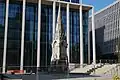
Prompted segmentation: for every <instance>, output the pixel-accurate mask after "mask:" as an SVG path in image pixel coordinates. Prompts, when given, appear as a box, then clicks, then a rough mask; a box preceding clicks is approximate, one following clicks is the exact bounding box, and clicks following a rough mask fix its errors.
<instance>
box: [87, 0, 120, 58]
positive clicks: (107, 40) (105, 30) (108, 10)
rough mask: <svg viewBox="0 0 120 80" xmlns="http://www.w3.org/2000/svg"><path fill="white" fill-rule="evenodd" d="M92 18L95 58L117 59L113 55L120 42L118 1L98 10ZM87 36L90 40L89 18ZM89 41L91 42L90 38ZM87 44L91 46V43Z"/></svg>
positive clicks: (119, 5) (119, 8) (119, 2)
mask: <svg viewBox="0 0 120 80" xmlns="http://www.w3.org/2000/svg"><path fill="white" fill-rule="evenodd" d="M94 17H95V31H96V32H95V33H96V55H97V58H98V59H117V56H116V55H115V53H116V52H117V48H118V44H119V42H120V38H119V37H120V1H119V0H116V1H115V2H113V3H112V4H110V5H109V6H107V7H105V8H103V9H101V10H99V11H98V12H96V13H95V15H94ZM89 34H90V35H89V37H90V38H91V37H92V36H91V17H90V18H89ZM89 40H92V38H91V39H89ZM89 42H90V43H91V44H92V42H91V41H89ZM91 48H92V46H91ZM89 50H90V49H89ZM91 52H92V51H91Z"/></svg>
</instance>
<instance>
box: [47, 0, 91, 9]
mask: <svg viewBox="0 0 120 80" xmlns="http://www.w3.org/2000/svg"><path fill="white" fill-rule="evenodd" d="M46 1H51V2H53V0H46ZM56 2H59V3H65V4H67V3H69V4H70V5H76V6H80V5H81V4H80V3H73V2H67V1H56ZM82 6H83V7H90V8H92V7H93V6H92V5H88V4H82Z"/></svg>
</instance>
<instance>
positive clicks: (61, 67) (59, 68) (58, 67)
mask: <svg viewBox="0 0 120 80" xmlns="http://www.w3.org/2000/svg"><path fill="white" fill-rule="evenodd" d="M50 72H55V73H68V61H67V60H56V61H52V62H51V67H50Z"/></svg>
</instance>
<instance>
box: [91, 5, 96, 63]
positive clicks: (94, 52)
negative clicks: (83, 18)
mask: <svg viewBox="0 0 120 80" xmlns="http://www.w3.org/2000/svg"><path fill="white" fill-rule="evenodd" d="M92 40H93V43H92V44H93V64H96V43H95V22H94V7H93V8H92Z"/></svg>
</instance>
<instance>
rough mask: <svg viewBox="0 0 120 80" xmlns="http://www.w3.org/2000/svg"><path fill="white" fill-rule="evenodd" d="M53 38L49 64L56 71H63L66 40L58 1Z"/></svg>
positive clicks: (64, 69) (65, 59)
mask: <svg viewBox="0 0 120 80" xmlns="http://www.w3.org/2000/svg"><path fill="white" fill-rule="evenodd" d="M53 35H54V39H53V42H52V57H51V66H52V67H54V68H53V69H54V70H55V71H56V72H59V71H60V72H61V71H62V72H65V71H66V70H67V68H68V62H67V41H66V38H65V37H66V36H65V32H64V26H63V24H62V16H61V4H60V3H59V8H58V16H57V23H56V28H55V34H53ZM56 66H57V67H56ZM54 70H53V71H54Z"/></svg>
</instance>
